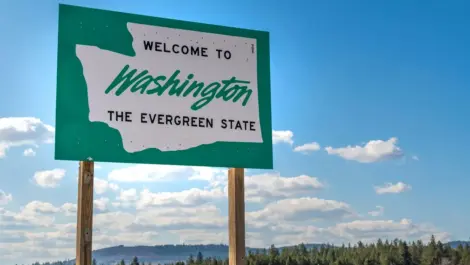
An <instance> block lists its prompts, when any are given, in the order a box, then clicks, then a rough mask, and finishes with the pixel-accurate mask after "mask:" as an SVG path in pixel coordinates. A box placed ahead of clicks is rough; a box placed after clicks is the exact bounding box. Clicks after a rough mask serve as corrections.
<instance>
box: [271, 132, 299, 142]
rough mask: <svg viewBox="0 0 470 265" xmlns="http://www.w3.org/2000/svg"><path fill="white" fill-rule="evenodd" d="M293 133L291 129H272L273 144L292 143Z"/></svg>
mask: <svg viewBox="0 0 470 265" xmlns="http://www.w3.org/2000/svg"><path fill="white" fill-rule="evenodd" d="M293 137H294V133H293V132H292V131H274V130H273V144H279V143H287V144H290V145H292V144H293V143H294V140H293V139H292V138H293Z"/></svg>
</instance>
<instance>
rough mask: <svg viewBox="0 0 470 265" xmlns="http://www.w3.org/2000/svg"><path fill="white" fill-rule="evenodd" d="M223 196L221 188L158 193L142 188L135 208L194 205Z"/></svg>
mask: <svg viewBox="0 0 470 265" xmlns="http://www.w3.org/2000/svg"><path fill="white" fill-rule="evenodd" d="M224 197H225V194H224V191H223V190H222V189H221V188H216V189H211V190H201V189H196V188H193V189H189V190H184V191H180V192H159V193H152V192H150V191H149V190H148V189H144V190H143V191H142V192H141V193H140V197H139V200H138V201H137V209H144V208H147V207H150V206H196V205H201V204H205V203H207V202H210V201H213V200H216V199H221V198H224Z"/></svg>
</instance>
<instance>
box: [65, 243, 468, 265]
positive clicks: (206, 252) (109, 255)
mask: <svg viewBox="0 0 470 265" xmlns="http://www.w3.org/2000/svg"><path fill="white" fill-rule="evenodd" d="M447 244H449V245H450V246H451V247H452V248H456V247H457V246H458V245H459V244H462V245H465V244H469V245H470V241H451V242H448V243H447ZM322 245H325V244H305V247H306V248H307V249H311V248H319V247H321V246H322ZM289 247H292V246H286V247H279V249H280V250H282V249H283V248H289ZM263 250H264V249H262V248H247V252H248V251H253V252H256V251H263ZM198 252H201V253H202V255H203V256H204V257H217V258H222V259H224V258H227V257H228V246H227V245H223V244H219V245H217V244H210V245H158V246H122V245H121V246H115V247H109V248H103V249H99V250H95V251H93V258H95V259H96V261H97V263H98V264H105V265H114V264H116V263H117V262H119V261H120V260H121V259H124V260H125V261H126V262H130V261H131V260H132V258H133V257H134V256H137V257H138V258H139V260H140V261H144V262H145V263H148V262H152V264H158V263H160V264H165V263H173V262H176V261H186V260H187V259H188V257H189V256H190V255H193V256H194V257H196V255H197V253H198ZM70 264H73V260H72V261H71V262H70Z"/></svg>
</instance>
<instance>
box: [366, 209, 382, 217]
mask: <svg viewBox="0 0 470 265" xmlns="http://www.w3.org/2000/svg"><path fill="white" fill-rule="evenodd" d="M375 208H376V210H374V211H370V212H368V214H369V215H370V216H374V217H377V216H382V215H383V214H384V211H385V208H384V207H382V206H375Z"/></svg>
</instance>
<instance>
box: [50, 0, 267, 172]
mask: <svg viewBox="0 0 470 265" xmlns="http://www.w3.org/2000/svg"><path fill="white" fill-rule="evenodd" d="M269 65H270V63H269V34H268V32H263V31H254V30H246V29H238V28H230V27H222V26H215V25H207V24H200V23H193V22H185V21H178V20H171V19H163V18H156V17H148V16H140V15H133V14H126V13H119V12H112V11H104V10H98V9H90V8H83V7H76V6H70V5H63V4H61V5H60V7H59V44H58V69H57V107H56V138H55V158H56V159H58V160H93V161H103V162H122V163H145V164H169V165H192V166H213V167H241V168H260V169H271V168H272V166H273V158H272V157H273V155H272V128H271V94H270V72H269V71H270V70H269Z"/></svg>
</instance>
